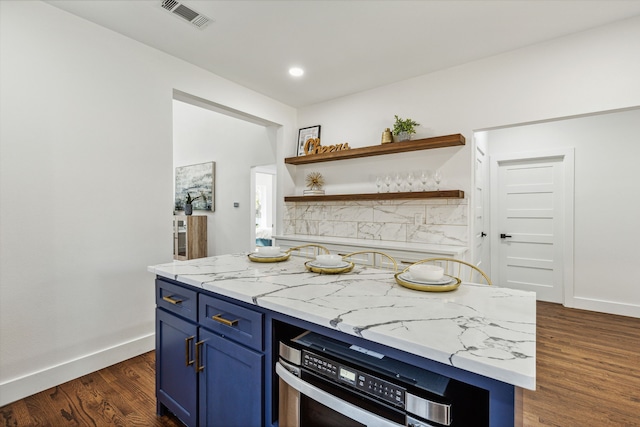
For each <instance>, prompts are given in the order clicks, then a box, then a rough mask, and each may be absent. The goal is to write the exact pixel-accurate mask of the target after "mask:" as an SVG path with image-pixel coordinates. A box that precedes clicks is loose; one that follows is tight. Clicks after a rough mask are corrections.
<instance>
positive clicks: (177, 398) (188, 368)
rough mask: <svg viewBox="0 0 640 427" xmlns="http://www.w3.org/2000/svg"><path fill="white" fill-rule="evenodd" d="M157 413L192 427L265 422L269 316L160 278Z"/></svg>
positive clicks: (254, 426)
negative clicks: (266, 326) (265, 329)
mask: <svg viewBox="0 0 640 427" xmlns="http://www.w3.org/2000/svg"><path fill="white" fill-rule="evenodd" d="M156 304H157V307H158V308H156V397H157V412H158V414H159V415H162V414H163V413H165V412H166V411H169V412H171V413H173V414H174V415H176V416H177V417H178V418H179V419H180V420H181V421H182V422H183V423H184V424H185V425H186V426H188V427H197V426H202V427H234V426H237V427H247V426H251V427H261V426H263V418H264V401H265V399H264V366H265V361H264V359H265V356H264V353H263V351H262V350H263V341H262V335H263V334H262V330H263V315H262V313H258V312H254V311H252V310H249V309H246V308H243V307H239V306H237V305H235V304H232V303H229V302H226V301H222V300H220V299H218V298H214V297H212V296H210V295H206V294H204V293H199V292H196V291H194V290H191V289H187V288H184V287H182V286H179V285H176V284H175V283H171V282H168V281H166V280H163V279H157V280H156Z"/></svg>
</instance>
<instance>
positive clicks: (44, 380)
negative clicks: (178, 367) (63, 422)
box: [0, 333, 156, 406]
mask: <svg viewBox="0 0 640 427" xmlns="http://www.w3.org/2000/svg"><path fill="white" fill-rule="evenodd" d="M155 344H156V342H155V333H152V334H149V335H146V336H143V337H139V338H136V339H134V340H131V341H128V342H124V343H121V344H118V345H116V346H113V347H109V348H106V349H103V350H100V351H97V352H95V353H92V354H87V355H84V356H81V357H78V358H77V359H73V360H69V361H67V362H64V363H60V364H58V365H55V366H51V367H49V368H46V369H43V370H40V371H37V372H33V373H30V374H28V375H24V376H22V377H19V378H13V379H11V380H9V381H5V382H3V383H1V384H0V406H4V405H7V404H9V403H11V402H15V401H16V400H20V399H23V398H25V397H27V396H31V395H32V394H35V393H39V392H41V391H43V390H46V389H48V388H51V387H55V386H57V385H59V384H63V383H65V382H67V381H71V380H73V379H75V378H78V377H81V376H83V375H86V374H89V373H91V372H95V371H98V370H100V369H102V368H106V367H107V366H111V365H114V364H116V363H120V362H122V361H124V360H127V359H130V358H132V357H135V356H138V355H140V354H143V353H146V352H148V351H151V350H153V349H154V348H155Z"/></svg>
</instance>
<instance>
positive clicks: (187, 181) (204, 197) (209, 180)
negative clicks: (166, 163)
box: [175, 162, 216, 212]
mask: <svg viewBox="0 0 640 427" xmlns="http://www.w3.org/2000/svg"><path fill="white" fill-rule="evenodd" d="M215 174H216V163H215V162H207V163H199V164H197V165H189V166H180V167H177V168H176V196H175V210H177V211H182V210H184V204H185V200H186V199H187V193H189V194H191V198H193V199H194V201H193V203H192V206H193V209H194V210H204V211H212V212H213V211H214V210H215V204H214V198H215V193H214V189H215Z"/></svg>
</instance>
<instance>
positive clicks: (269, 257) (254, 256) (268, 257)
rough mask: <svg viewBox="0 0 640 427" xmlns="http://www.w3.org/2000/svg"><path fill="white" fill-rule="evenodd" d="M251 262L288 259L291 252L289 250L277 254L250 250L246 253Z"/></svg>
mask: <svg viewBox="0 0 640 427" xmlns="http://www.w3.org/2000/svg"><path fill="white" fill-rule="evenodd" d="M247 256H248V257H249V259H250V260H251V261H253V262H281V261H286V260H288V259H289V257H290V256H291V254H290V253H289V252H283V253H281V254H279V255H275V256H274V255H262V254H259V253H257V252H252V253H250V254H248V255H247Z"/></svg>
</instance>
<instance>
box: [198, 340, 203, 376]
mask: <svg viewBox="0 0 640 427" xmlns="http://www.w3.org/2000/svg"><path fill="white" fill-rule="evenodd" d="M202 344H204V341H198V342H197V343H196V372H202V371H204V365H201V364H200V363H201V362H202Z"/></svg>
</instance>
